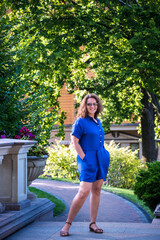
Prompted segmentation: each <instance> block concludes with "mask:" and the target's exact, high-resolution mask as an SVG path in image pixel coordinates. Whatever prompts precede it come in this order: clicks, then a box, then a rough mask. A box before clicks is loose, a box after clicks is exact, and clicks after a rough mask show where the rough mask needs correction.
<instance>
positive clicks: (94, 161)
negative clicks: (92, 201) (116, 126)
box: [72, 116, 110, 182]
mask: <svg viewBox="0 0 160 240" xmlns="http://www.w3.org/2000/svg"><path fill="white" fill-rule="evenodd" d="M96 120H97V123H96V122H95V121H94V119H93V118H92V117H89V116H87V117H85V118H78V119H77V120H76V122H75V123H74V124H73V129H72V135H74V136H75V137H77V138H78V139H79V144H80V146H81V148H82V150H83V151H84V153H85V157H84V159H83V160H82V159H81V158H80V156H79V155H77V167H78V171H79V176H80V181H84V182H95V181H97V180H100V179H103V180H104V181H106V176H107V172H108V168H109V163H110V155H109V152H108V151H107V150H106V149H105V147H104V130H103V128H102V124H101V122H100V120H99V119H98V118H97V119H96Z"/></svg>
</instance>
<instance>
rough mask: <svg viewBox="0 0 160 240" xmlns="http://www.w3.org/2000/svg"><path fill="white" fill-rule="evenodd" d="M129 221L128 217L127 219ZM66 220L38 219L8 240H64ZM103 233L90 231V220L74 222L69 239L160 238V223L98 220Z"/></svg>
mask: <svg viewBox="0 0 160 240" xmlns="http://www.w3.org/2000/svg"><path fill="white" fill-rule="evenodd" d="M126 221H127V219H126ZM63 225H64V222H51V221H49V222H47V221H36V222H34V223H32V224H30V225H28V226H26V227H25V228H23V229H21V230H20V231H18V232H17V233H15V234H13V235H11V236H9V237H8V238H7V239H6V240H22V239H25V240H35V239H38V240H62V237H61V236H60V234H59V232H60V230H61V228H62V226H63ZM97 225H98V226H99V227H100V228H103V230H104V232H103V234H95V233H93V232H90V231H89V222H73V224H72V226H71V228H70V236H69V237H67V240H82V239H84V240H97V239H99V240H103V239H106V240H160V225H159V224H151V223H114V222H98V223H97Z"/></svg>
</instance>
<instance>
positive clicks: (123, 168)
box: [106, 141, 143, 189]
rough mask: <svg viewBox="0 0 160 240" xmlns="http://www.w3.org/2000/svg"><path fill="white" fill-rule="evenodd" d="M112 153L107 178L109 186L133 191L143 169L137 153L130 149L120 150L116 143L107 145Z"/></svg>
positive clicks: (112, 142) (123, 148)
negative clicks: (138, 175) (138, 174)
mask: <svg viewBox="0 0 160 240" xmlns="http://www.w3.org/2000/svg"><path fill="white" fill-rule="evenodd" d="M106 149H107V150H108V151H109V153H110V166H109V171H108V176H107V182H108V185H110V186H113V187H120V188H127V189H133V187H134V184H135V181H136V175H137V173H138V171H139V169H141V168H142V167H143V165H142V163H141V161H140V159H138V158H137V156H136V154H137V151H134V152H133V151H132V150H131V149H130V148H129V147H122V148H120V147H119V145H116V144H115V142H114V141H111V142H110V144H109V145H106Z"/></svg>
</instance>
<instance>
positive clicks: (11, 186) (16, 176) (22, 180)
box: [0, 139, 36, 210]
mask: <svg viewBox="0 0 160 240" xmlns="http://www.w3.org/2000/svg"><path fill="white" fill-rule="evenodd" d="M35 143H36V141H30V140H16V139H0V202H1V203H2V204H3V205H4V206H5V208H6V210H20V209H22V208H23V207H25V206H26V205H29V204H30V201H28V200H27V152H28V151H29V149H30V147H32V146H33V145H34V144H35Z"/></svg>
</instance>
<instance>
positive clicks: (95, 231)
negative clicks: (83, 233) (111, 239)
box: [89, 222, 103, 233]
mask: <svg viewBox="0 0 160 240" xmlns="http://www.w3.org/2000/svg"><path fill="white" fill-rule="evenodd" d="M93 224H96V223H95V222H92V223H90V224H89V229H90V231H91V232H94V233H103V229H101V228H96V229H94V228H92V227H91V226H92V225H93Z"/></svg>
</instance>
